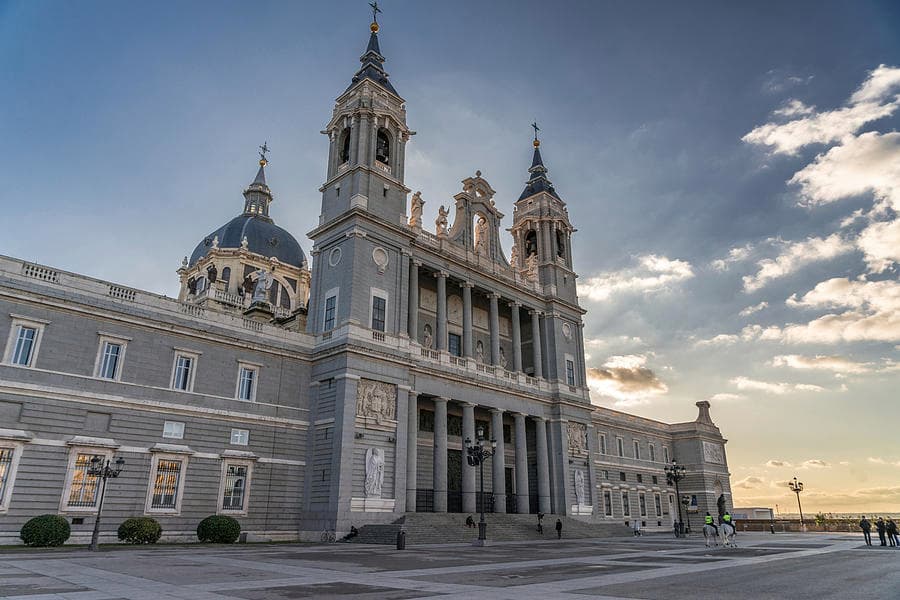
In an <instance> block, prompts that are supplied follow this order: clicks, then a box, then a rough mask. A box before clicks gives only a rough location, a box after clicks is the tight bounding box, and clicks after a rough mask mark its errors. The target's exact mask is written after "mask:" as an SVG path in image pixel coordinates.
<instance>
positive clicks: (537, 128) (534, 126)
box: [531, 121, 541, 140]
mask: <svg viewBox="0 0 900 600" xmlns="http://www.w3.org/2000/svg"><path fill="white" fill-rule="evenodd" d="M531 127H532V129H534V139H535V140H537V139H538V137H537V134H538V131H540V130H541V128H540V127H538V124H537V121H535V122H534V123H532V124H531Z"/></svg>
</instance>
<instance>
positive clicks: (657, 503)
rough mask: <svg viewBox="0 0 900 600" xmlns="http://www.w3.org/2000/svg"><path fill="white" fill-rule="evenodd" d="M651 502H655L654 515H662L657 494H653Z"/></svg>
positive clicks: (660, 502) (660, 503)
mask: <svg viewBox="0 0 900 600" xmlns="http://www.w3.org/2000/svg"><path fill="white" fill-rule="evenodd" d="M653 503H654V504H656V516H657V517H661V516H662V501H661V500H660V498H659V494H656V495H655V496H653Z"/></svg>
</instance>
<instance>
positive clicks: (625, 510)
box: [622, 492, 631, 517]
mask: <svg viewBox="0 0 900 600" xmlns="http://www.w3.org/2000/svg"><path fill="white" fill-rule="evenodd" d="M622 515H624V516H626V517H630V516H631V505H630V504H629V500H628V492H622Z"/></svg>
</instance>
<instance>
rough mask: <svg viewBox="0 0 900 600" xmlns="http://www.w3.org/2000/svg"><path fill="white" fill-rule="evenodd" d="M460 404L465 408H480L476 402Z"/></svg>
mask: <svg viewBox="0 0 900 600" xmlns="http://www.w3.org/2000/svg"><path fill="white" fill-rule="evenodd" d="M460 404H461V405H462V407H463V408H475V407H476V406H478V405H477V404H475V403H474V402H460Z"/></svg>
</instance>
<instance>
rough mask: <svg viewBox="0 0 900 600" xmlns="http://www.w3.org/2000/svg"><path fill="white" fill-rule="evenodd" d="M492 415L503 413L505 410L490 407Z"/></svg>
mask: <svg viewBox="0 0 900 600" xmlns="http://www.w3.org/2000/svg"><path fill="white" fill-rule="evenodd" d="M489 410H490V411H491V414H492V415H496V414H501V415H502V414H503V413H504V412H505V411H504V410H503V409H502V408H491V409H489Z"/></svg>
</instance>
